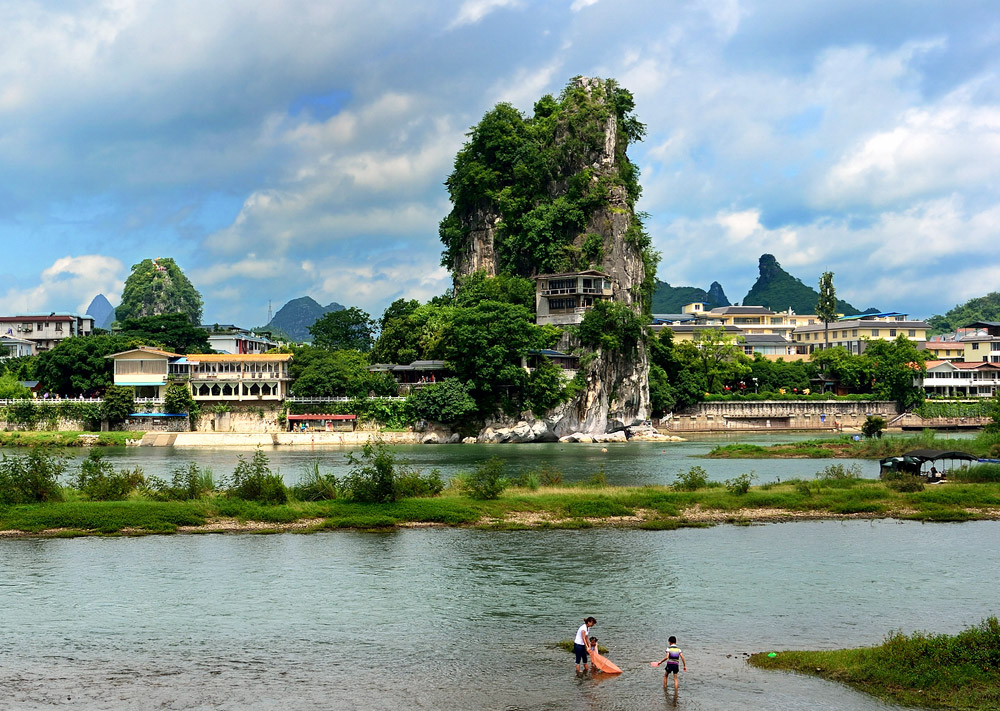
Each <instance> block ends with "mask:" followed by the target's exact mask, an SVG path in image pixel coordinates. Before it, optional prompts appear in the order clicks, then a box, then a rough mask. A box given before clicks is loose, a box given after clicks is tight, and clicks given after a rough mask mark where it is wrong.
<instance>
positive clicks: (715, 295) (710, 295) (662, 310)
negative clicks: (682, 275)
mask: <svg viewBox="0 0 1000 711" xmlns="http://www.w3.org/2000/svg"><path fill="white" fill-rule="evenodd" d="M696 302H701V303H703V304H705V308H706V309H713V308H715V307H716V306H729V299H727V298H726V292H724V291H723V290H722V284H720V283H719V282H717V281H713V282H712V286H711V287H709V289H708V291H705V290H704V289H699V288H698V287H696V286H670V284H668V283H667V282H665V281H659V280H657V282H656V289H655V290H654V291H653V313H654V314H679V313H681V311H682V309H683V308H684V307H685V306H686V305H687V304H693V303H696Z"/></svg>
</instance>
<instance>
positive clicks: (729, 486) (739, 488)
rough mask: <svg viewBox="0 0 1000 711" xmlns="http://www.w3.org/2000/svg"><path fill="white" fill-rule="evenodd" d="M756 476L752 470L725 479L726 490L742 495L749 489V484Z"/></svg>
mask: <svg viewBox="0 0 1000 711" xmlns="http://www.w3.org/2000/svg"><path fill="white" fill-rule="evenodd" d="M756 478H757V475H756V474H755V473H754V472H750V473H749V474H746V473H744V474H740V475H739V476H737V477H733V478H732V479H726V482H725V485H726V491H728V492H729V493H730V494H735V495H736V496H743V495H744V494H746V493H747V492H748V491H750V485H751V484H753V482H754V479H756Z"/></svg>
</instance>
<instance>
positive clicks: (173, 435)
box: [141, 430, 421, 447]
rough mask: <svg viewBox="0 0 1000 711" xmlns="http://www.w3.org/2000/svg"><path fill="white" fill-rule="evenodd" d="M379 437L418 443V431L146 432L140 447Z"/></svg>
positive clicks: (353, 441) (355, 442) (358, 441)
mask: <svg viewBox="0 0 1000 711" xmlns="http://www.w3.org/2000/svg"><path fill="white" fill-rule="evenodd" d="M374 437H379V438H380V439H381V440H382V441H383V442H385V443H387V444H420V441H421V440H420V437H421V435H420V434H419V433H415V432H385V431H382V432H377V431H374V430H359V431H356V432H270V433H269V432H147V433H146V435H145V436H144V437H143V438H142V444H141V446H143V447H273V446H277V445H281V446H301V447H311V446H321V445H340V446H355V447H356V446H360V445H362V444H364V443H365V442H367V441H368V440H370V439H372V438H374Z"/></svg>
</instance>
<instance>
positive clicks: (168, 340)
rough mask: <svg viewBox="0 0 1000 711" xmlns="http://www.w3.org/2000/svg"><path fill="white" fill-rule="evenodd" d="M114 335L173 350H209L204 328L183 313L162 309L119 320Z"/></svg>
mask: <svg viewBox="0 0 1000 711" xmlns="http://www.w3.org/2000/svg"><path fill="white" fill-rule="evenodd" d="M118 336H120V337H123V338H132V339H135V340H138V341H142V342H143V343H147V344H154V343H155V344H157V345H159V346H160V347H161V348H164V349H166V350H168V351H171V352H173V353H182V354H183V353H211V352H212V347H211V345H210V344H209V342H208V331H206V330H205V329H204V328H201V327H200V326H198V325H196V324H193V323H192V322H191V320H190V318H189V316H188V314H186V313H164V314H160V315H158V316H142V317H138V318H128V319H123V320H122V321H121V327H120V328H119V330H118Z"/></svg>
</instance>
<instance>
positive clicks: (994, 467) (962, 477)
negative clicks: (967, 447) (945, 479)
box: [948, 464, 1000, 483]
mask: <svg viewBox="0 0 1000 711" xmlns="http://www.w3.org/2000/svg"><path fill="white" fill-rule="evenodd" d="M948 476H949V478H951V479H955V480H956V481H963V482H975V483H985V482H990V483H1000V464H974V465H973V466H971V467H967V468H964V469H956V470H955V471H953V472H949V474H948Z"/></svg>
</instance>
